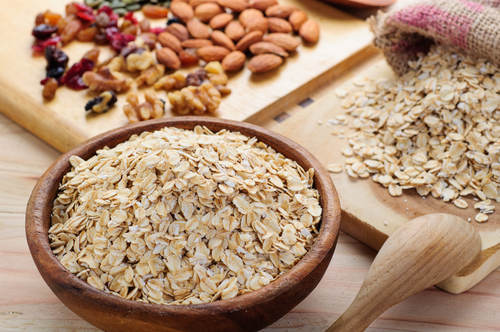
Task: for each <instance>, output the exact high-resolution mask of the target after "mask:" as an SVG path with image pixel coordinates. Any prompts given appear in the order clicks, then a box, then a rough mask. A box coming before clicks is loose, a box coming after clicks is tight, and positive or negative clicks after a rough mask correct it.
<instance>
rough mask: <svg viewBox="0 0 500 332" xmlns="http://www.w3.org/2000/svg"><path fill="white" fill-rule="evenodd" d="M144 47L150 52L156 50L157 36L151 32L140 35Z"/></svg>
mask: <svg viewBox="0 0 500 332" xmlns="http://www.w3.org/2000/svg"><path fill="white" fill-rule="evenodd" d="M140 37H141V38H142V41H143V42H144V45H145V46H147V47H148V49H149V50H154V49H155V45H156V39H157V38H156V35H155V34H154V33H151V32H144V33H143V34H141V35H140Z"/></svg>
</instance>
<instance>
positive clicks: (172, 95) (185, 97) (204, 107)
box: [167, 82, 221, 115]
mask: <svg viewBox="0 0 500 332" xmlns="http://www.w3.org/2000/svg"><path fill="white" fill-rule="evenodd" d="M167 96H168V100H169V101H170V104H171V105H172V111H173V112H175V113H178V114H188V113H190V112H192V113H194V114H196V115H201V114H203V113H205V112H209V113H213V112H215V111H216V110H217V108H218V107H219V104H220V102H221V94H220V92H219V90H217V89H216V88H215V87H214V86H213V85H212V84H211V83H208V82H205V83H203V84H201V85H200V86H198V87H196V86H188V87H186V88H184V89H182V90H180V91H174V92H169V93H168V94H167Z"/></svg>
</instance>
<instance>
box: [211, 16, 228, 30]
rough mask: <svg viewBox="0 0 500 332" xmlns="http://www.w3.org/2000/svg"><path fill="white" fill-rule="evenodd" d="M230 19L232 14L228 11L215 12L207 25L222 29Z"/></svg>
mask: <svg viewBox="0 0 500 332" xmlns="http://www.w3.org/2000/svg"><path fill="white" fill-rule="evenodd" d="M232 20H233V15H232V14H229V13H222V14H217V15H215V16H214V17H212V19H211V20H210V22H209V23H208V25H209V26H210V27H211V28H212V29H214V30H216V29H222V28H223V27H225V26H226V25H227V24H228V23H229V22H231V21H232Z"/></svg>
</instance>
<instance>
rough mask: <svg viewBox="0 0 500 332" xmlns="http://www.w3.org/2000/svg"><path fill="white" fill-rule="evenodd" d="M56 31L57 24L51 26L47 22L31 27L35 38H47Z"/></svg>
mask: <svg viewBox="0 0 500 332" xmlns="http://www.w3.org/2000/svg"><path fill="white" fill-rule="evenodd" d="M55 32H57V26H51V25H48V24H40V25H37V26H36V27H34V28H33V31H32V32H31V34H32V35H33V36H34V37H35V38H36V39H47V38H50V36H51V35H52V34H53V33H55Z"/></svg>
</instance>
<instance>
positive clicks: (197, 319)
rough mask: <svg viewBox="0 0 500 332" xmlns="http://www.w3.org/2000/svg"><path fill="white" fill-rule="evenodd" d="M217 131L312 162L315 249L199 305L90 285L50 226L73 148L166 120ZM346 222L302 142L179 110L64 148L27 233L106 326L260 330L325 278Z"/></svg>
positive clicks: (66, 293) (92, 147) (69, 302)
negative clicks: (132, 296) (232, 293)
mask: <svg viewBox="0 0 500 332" xmlns="http://www.w3.org/2000/svg"><path fill="white" fill-rule="evenodd" d="M196 125H204V126H206V127H208V128H209V129H210V130H212V131H214V132H217V131H219V130H222V129H228V130H231V131H238V132H240V133H242V134H245V135H247V136H250V137H257V139H259V140H260V141H262V142H264V143H266V144H268V145H270V146H271V147H273V148H274V149H275V150H276V151H278V152H280V153H282V154H283V155H285V156H286V157H288V158H291V159H293V160H295V161H297V162H298V163H299V164H300V165H301V166H302V167H303V168H304V169H309V168H311V167H312V168H314V170H315V175H314V185H315V188H316V189H317V190H318V191H319V193H320V195H321V198H320V204H321V206H322V208H323V216H322V224H321V230H320V233H319V235H318V237H317V239H316V241H315V243H314V245H313V246H312V248H311V250H310V251H309V252H308V253H307V254H306V255H305V256H304V257H303V258H302V260H301V261H300V262H299V263H298V264H297V265H296V266H295V267H294V268H293V269H292V270H291V271H289V272H288V273H286V274H285V275H283V276H281V277H280V278H278V279H277V280H276V281H273V282H271V283H270V284H269V285H267V286H265V287H263V288H261V289H259V290H257V291H254V292H251V293H247V294H244V295H241V296H238V297H236V298H233V299H229V300H222V301H216V302H212V303H207V304H196V305H173V306H169V305H156V304H146V303H141V302H137V301H132V300H125V299H122V298H120V297H118V296H115V295H110V294H107V293H105V292H102V291H100V290H97V289H96V288H94V287H92V286H90V285H89V284H87V283H86V282H84V281H82V280H81V279H79V278H77V277H76V276H74V275H73V274H71V273H70V272H69V271H68V270H66V269H65V268H64V267H63V266H62V265H61V264H60V263H59V261H58V260H57V258H56V257H55V256H54V255H53V254H52V251H51V249H50V247H49V241H48V229H49V225H50V219H51V218H50V216H51V210H52V204H53V201H54V199H55V197H56V194H57V191H58V186H59V183H60V182H61V180H62V177H63V175H64V174H66V173H67V172H68V171H69V170H70V168H71V167H70V164H69V158H70V156H72V155H77V156H80V157H82V158H84V159H87V158H90V157H91V156H93V155H94V154H95V152H96V151H97V150H98V149H101V148H103V147H104V146H108V147H110V148H111V147H114V146H116V145H117V144H118V143H121V142H124V141H126V140H127V139H128V138H129V137H130V136H131V135H133V134H139V133H141V132H143V131H154V130H158V129H161V128H163V127H178V128H184V129H193V128H194V127H195V126H196ZM339 226H340V204H339V199H338V196H337V192H336V190H335V187H334V186H333V183H332V181H331V179H330V176H329V175H328V173H327V171H326V170H325V169H324V167H323V166H322V165H321V163H320V162H319V161H318V160H317V159H316V158H315V157H314V156H313V155H311V154H310V153H309V152H307V151H306V150H305V149H304V148H302V147H301V146H299V145H298V144H296V143H294V142H293V141H291V140H289V139H287V138H285V137H283V136H281V135H278V134H276V133H274V132H272V131H269V130H266V129H263V128H260V127H258V126H255V125H251V124H247V123H243V122H235V121H228V120H219V119H214V118H206V117H204V118H201V117H176V118H170V119H160V120H155V121H147V122H143V123H138V124H133V125H128V126H125V127H122V128H119V129H116V130H112V131H109V132H107V133H104V134H102V135H99V136H96V137H94V138H92V139H90V140H88V141H86V142H84V143H82V144H80V145H78V146H76V147H75V148H73V149H72V150H70V151H68V152H66V153H65V154H63V155H62V156H61V157H59V159H57V160H56V161H55V163H54V164H53V165H52V166H51V167H50V168H49V169H48V170H47V171H46V172H45V174H43V175H42V177H41V178H40V180H39V181H38V183H37V184H36V186H35V189H34V190H33V193H32V194H31V197H30V200H29V203H28V207H27V211H26V236H27V240H28V245H29V248H30V251H31V255H32V256H33V259H34V261H35V263H36V266H37V268H38V271H39V272H40V274H41V275H42V277H43V279H44V280H45V282H46V283H47V285H48V286H49V287H50V288H51V289H52V291H53V292H54V294H56V296H57V297H58V298H59V299H60V300H61V301H62V302H63V303H64V304H65V305H66V306H67V307H68V308H70V309H71V310H72V311H73V312H75V313H76V314H77V315H78V316H80V317H81V318H83V319H84V320H86V321H87V322H89V323H90V324H92V325H95V326H96V327H98V328H100V329H103V330H105V331H120V332H124V331H232V332H235V331H256V330H259V329H262V328H264V327H265V326H267V325H270V324H272V323H273V322H275V321H277V320H278V319H279V318H281V317H282V316H284V315H285V314H286V313H287V312H288V311H290V310H291V309H292V308H293V307H295V306H296V305H297V304H298V303H299V302H301V301H302V300H303V299H304V298H305V297H306V296H307V295H308V294H309V293H310V292H311V291H312V290H313V289H314V288H315V287H316V285H317V284H318V283H319V281H320V279H321V278H322V277H323V274H324V273H325V271H326V269H327V267H328V264H329V262H330V259H331V257H332V255H333V251H334V249H335V246H336V243H337V238H338V232H339Z"/></svg>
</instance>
